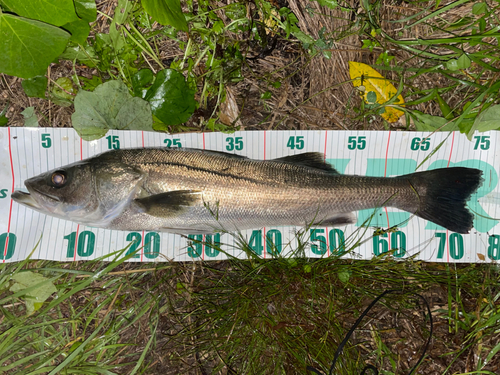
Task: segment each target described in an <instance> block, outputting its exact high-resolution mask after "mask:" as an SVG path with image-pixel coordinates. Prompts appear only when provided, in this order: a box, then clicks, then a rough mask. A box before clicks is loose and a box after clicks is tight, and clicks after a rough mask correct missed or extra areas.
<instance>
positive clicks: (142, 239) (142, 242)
mask: <svg viewBox="0 0 500 375" xmlns="http://www.w3.org/2000/svg"><path fill="white" fill-rule="evenodd" d="M143 147H144V146H143ZM150 248H151V246H150ZM143 259H144V231H142V236H141V262H142V261H143Z"/></svg>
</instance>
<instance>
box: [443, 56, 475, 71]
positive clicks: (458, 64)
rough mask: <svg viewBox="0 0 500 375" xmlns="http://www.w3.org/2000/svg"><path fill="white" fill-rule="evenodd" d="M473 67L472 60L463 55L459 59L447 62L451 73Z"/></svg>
mask: <svg viewBox="0 0 500 375" xmlns="http://www.w3.org/2000/svg"><path fill="white" fill-rule="evenodd" d="M470 66H471V61H470V58H469V57H468V56H467V55H466V54H463V55H461V56H460V57H459V58H458V59H450V60H448V61H447V62H446V68H447V69H449V70H451V71H456V70H459V69H467V68H469V67H470Z"/></svg>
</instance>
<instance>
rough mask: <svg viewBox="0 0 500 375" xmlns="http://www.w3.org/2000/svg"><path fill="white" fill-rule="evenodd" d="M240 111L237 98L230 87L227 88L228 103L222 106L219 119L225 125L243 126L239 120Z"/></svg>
mask: <svg viewBox="0 0 500 375" xmlns="http://www.w3.org/2000/svg"><path fill="white" fill-rule="evenodd" d="M239 116H240V110H239V108H238V104H236V98H235V97H234V94H233V92H232V91H231V89H230V88H229V87H226V101H225V102H224V103H222V104H221V105H220V113H219V119H220V121H221V122H222V123H223V124H224V125H233V126H241V121H240V120H239V119H238V117H239Z"/></svg>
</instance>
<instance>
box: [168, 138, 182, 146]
mask: <svg viewBox="0 0 500 375" xmlns="http://www.w3.org/2000/svg"><path fill="white" fill-rule="evenodd" d="M163 143H165V145H166V146H167V147H172V143H173V145H174V146H177V147H179V148H180V147H182V144H181V140H180V139H178V138H177V139H170V138H166V139H165V140H164V141H163Z"/></svg>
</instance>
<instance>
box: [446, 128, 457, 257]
mask: <svg viewBox="0 0 500 375" xmlns="http://www.w3.org/2000/svg"><path fill="white" fill-rule="evenodd" d="M454 144H455V132H453V133H452V134H451V148H450V156H449V157H448V164H446V168H448V167H449V166H450V162H451V154H452V153H453V146H454ZM446 253H447V255H446V257H447V261H448V263H449V262H450V241H449V239H448V229H447V230H446Z"/></svg>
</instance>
